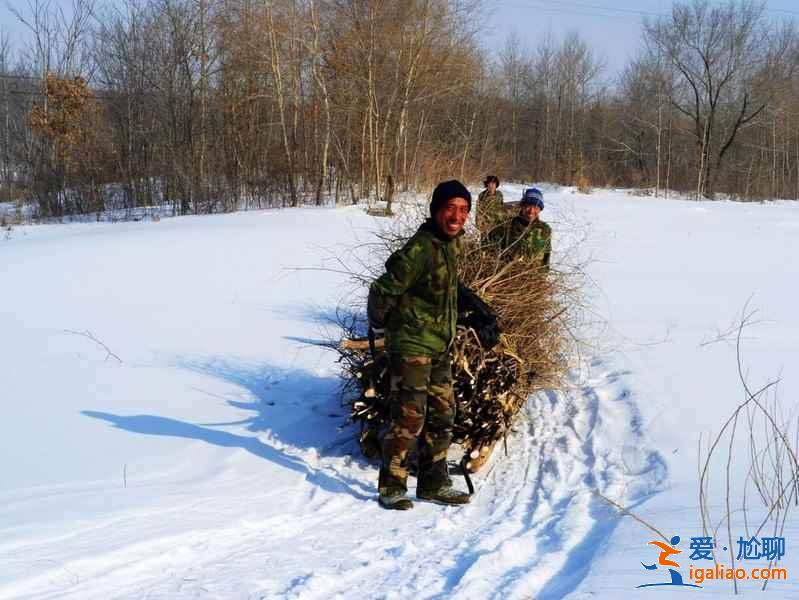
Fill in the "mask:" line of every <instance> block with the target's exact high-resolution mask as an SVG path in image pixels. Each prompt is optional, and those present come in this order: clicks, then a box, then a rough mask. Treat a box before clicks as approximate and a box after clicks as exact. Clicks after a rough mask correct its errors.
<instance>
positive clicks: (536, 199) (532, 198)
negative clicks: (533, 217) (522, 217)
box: [520, 188, 544, 210]
mask: <svg viewBox="0 0 799 600" xmlns="http://www.w3.org/2000/svg"><path fill="white" fill-rule="evenodd" d="M520 204H521V205H522V206H531V205H532V206H537V207H538V208H540V209H541V210H544V194H542V193H541V190H539V189H538V188H527V189H526V190H524V194H522V201H521V202H520Z"/></svg>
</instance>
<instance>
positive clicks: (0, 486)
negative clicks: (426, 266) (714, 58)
mask: <svg viewBox="0 0 799 600" xmlns="http://www.w3.org/2000/svg"><path fill="white" fill-rule="evenodd" d="M502 189H503V191H505V196H506V199H507V200H513V199H515V198H517V197H518V196H520V195H521V189H522V186H503V188H502ZM544 192H545V201H546V209H545V211H544V213H543V215H542V217H543V218H544V219H545V220H547V221H548V222H549V223H550V224H551V225H552V226H553V230H554V234H555V248H556V251H555V256H554V258H553V261H554V262H555V263H557V261H558V259H559V258H562V257H563V252H564V249H565V248H567V247H573V246H575V245H576V247H577V248H578V249H579V252H580V253H581V254H582V255H583V256H585V257H590V263H589V267H588V269H589V273H590V275H591V277H592V280H593V281H594V282H595V286H594V287H591V288H590V289H589V293H590V295H591V299H592V303H593V308H594V311H595V313H596V316H597V319H596V321H597V322H596V323H594V325H592V328H591V330H589V331H587V332H586V335H587V336H588V337H596V338H597V339H600V340H601V343H600V344H598V346H597V347H596V348H593V349H592V351H591V353H590V355H588V356H586V357H585V360H584V361H583V362H582V363H581V364H580V365H579V368H575V371H574V372H573V374H572V376H571V380H570V385H569V386H568V387H567V388H566V389H564V390H561V391H551V392H547V393H542V394H539V395H536V396H533V397H531V398H530V400H529V402H528V404H527V406H526V407H525V411H524V415H523V418H522V419H520V420H519V422H518V424H517V426H516V432H515V433H514V435H513V436H511V437H510V438H509V440H508V453H509V456H508V457H507V458H504V457H502V456H501V454H502V452H501V451H500V452H498V453H497V456H495V459H494V460H493V461H492V462H491V463H490V464H489V465H488V466H487V467H486V469H485V470H484V471H483V472H481V473H480V474H478V475H477V476H476V478H475V483H476V485H477V487H478V494H477V495H476V496H475V497H474V499H473V502H472V503H471V504H470V505H468V506H464V507H449V508H447V507H441V506H437V505H433V504H429V503H422V502H417V503H416V505H415V507H414V509H413V510H412V511H408V512H406V513H395V512H389V511H384V510H381V509H380V508H379V507H378V505H377V503H376V502H375V494H376V489H375V487H376V478H377V471H376V466H375V465H374V464H370V463H369V462H368V461H366V460H364V459H363V458H362V457H360V456H359V455H358V454H357V452H356V449H355V444H354V442H353V437H352V436H353V431H352V430H351V429H348V428H341V425H342V424H343V422H344V419H345V415H346V409H345V408H343V407H341V406H340V405H339V401H338V399H337V396H336V391H337V385H338V370H337V364H336V363H335V358H336V357H335V353H333V352H331V351H330V350H327V349H325V348H323V347H320V346H318V345H314V344H313V343H308V342H313V341H314V340H319V339H320V338H321V337H323V333H324V326H323V323H324V322H325V320H327V319H329V318H330V317H331V316H332V315H333V314H334V312H335V308H336V306H338V305H339V304H340V303H341V302H342V298H349V297H350V296H349V293H350V291H351V290H350V289H349V287H348V283H347V281H346V277H345V276H344V275H342V274H341V273H338V272H336V265H335V263H333V262H331V257H332V256H334V255H336V254H341V253H342V252H343V251H344V250H345V249H346V248H349V247H351V246H352V245H353V243H355V242H362V243H368V242H369V241H371V240H372V239H373V238H372V235H373V232H374V231H375V230H376V229H377V228H379V227H382V226H385V223H386V221H385V220H384V219H375V218H372V217H368V216H367V215H366V214H365V213H364V211H363V209H362V208H361V207H349V208H342V209H327V208H325V209H296V210H285V211H256V212H243V213H236V214H230V215H216V216H207V217H179V218H174V219H162V220H161V221H160V222H149V221H141V222H134V223H121V224H110V223H75V224H70V225H42V226H17V227H14V228H13V230H12V231H11V232H9V235H8V236H6V237H5V238H3V239H0V260H2V264H3V271H2V277H3V287H2V291H0V317H1V318H2V320H0V323H1V325H0V327H1V329H0V336H1V337H0V340H2V342H0V381H2V384H0V385H1V387H0V389H1V390H2V392H1V393H2V397H3V400H4V402H3V407H4V419H3V420H2V422H0V439H2V440H3V452H2V454H0V473H2V479H0V598H80V599H85V598H112V597H113V598H194V597H211V598H348V597H353V596H355V595H357V596H358V597H366V598H407V597H419V598H445V597H447V598H448V597H456V598H531V597H535V598H537V599H554V598H564V597H568V598H576V599H586V598H592V599H593V598H608V599H614V598H619V597H622V595H623V594H629V593H630V592H631V590H634V589H635V588H636V586H638V585H640V584H643V583H649V582H653V581H664V577H663V575H662V571H659V572H649V571H645V570H644V569H643V568H642V567H641V562H654V561H655V559H656V555H654V554H653V552H652V549H651V548H647V542H648V541H650V540H652V539H655V536H654V534H653V533H652V532H651V531H649V530H648V529H646V528H645V527H644V526H643V525H641V524H640V523H639V522H638V521H635V520H633V519H631V518H629V517H621V516H620V515H619V513H618V511H616V510H615V509H614V508H612V507H611V506H610V505H609V504H608V503H607V502H606V501H605V500H603V499H602V498H601V497H600V496H599V495H598V494H596V493H595V492H600V493H601V494H602V495H604V496H606V497H607V498H610V499H612V500H614V501H617V502H619V503H621V504H623V505H624V506H626V507H627V508H628V509H630V510H631V511H632V512H634V513H635V514H636V515H639V516H640V517H642V518H644V519H645V520H647V521H648V522H650V523H652V524H653V525H655V526H656V527H657V528H658V529H660V530H662V531H664V532H666V533H667V534H668V535H673V534H679V535H680V536H682V538H683V539H684V540H686V542H687V539H688V538H689V537H690V536H697V535H701V533H700V532H701V528H700V523H699V516H698V510H697V497H698V483H697V468H698V467H697V444H698V441H699V438H700V435H701V436H703V438H702V439H703V440H705V441H706V440H707V437H708V436H709V435H710V434H711V433H715V432H717V431H718V429H719V427H720V426H721V424H722V423H723V422H724V420H725V419H726V418H727V416H728V415H729V414H730V413H731V411H732V410H733V409H734V408H735V406H737V404H738V403H739V402H740V401H741V400H742V392H741V388H740V384H739V383H738V382H737V379H736V377H737V374H736V363H735V346H734V343H733V342H732V341H730V340H729V339H725V340H723V341H719V342H716V343H708V342H711V341H712V340H714V339H715V338H717V337H718V336H719V334H720V333H723V332H726V331H727V330H729V329H730V326H731V325H733V324H734V323H735V321H736V319H737V318H738V317H739V315H740V313H741V311H742V309H743V307H744V305H745V304H746V302H747V300H749V302H750V307H753V308H756V309H757V310H758V311H759V312H758V314H757V318H758V319H760V322H759V323H757V324H756V325H753V326H752V327H751V328H749V329H747V332H746V335H745V340H744V361H745V364H746V368H747V374H748V377H749V379H750V380H751V381H752V382H753V386H754V387H759V385H762V384H763V383H764V382H766V381H768V380H769V379H770V378H773V377H776V376H780V377H781V378H782V379H781V383H780V385H779V388H778V389H779V397H780V399H781V400H782V402H783V406H784V410H785V413H786V415H792V416H793V419H794V421H795V419H796V415H797V412H796V409H797V403H796V398H797V390H799V382H797V372H796V369H795V365H796V363H797V361H798V360H799V344H798V343H797V341H799V321H798V320H797V318H796V316H795V300H794V299H795V297H796V291H797V285H796V281H797V280H799V267H797V265H796V263H795V262H794V261H792V258H793V257H794V256H796V255H797V253H798V252H799V236H797V228H799V206H797V205H796V204H794V203H790V202H775V203H769V204H739V203H732V202H713V203H710V202H701V203H696V202H691V201H686V200H679V199H669V200H665V199H655V198H641V197H635V196H632V195H630V194H628V193H626V192H625V191H608V190H604V191H602V190H600V191H595V192H594V193H592V194H590V195H582V194H579V193H575V192H574V190H572V189H570V188H558V187H554V186H547V187H544ZM583 238H584V239H583ZM364 248H367V249H368V247H366V246H364ZM364 252H365V251H364ZM365 258H366V259H367V260H368V259H369V256H368V253H367V255H366V256H365ZM315 267H329V270H319V269H316V268H315ZM750 298H751V299H750ZM88 335H91V336H92V337H93V338H95V339H94V340H93V339H90V337H88ZM95 340H96V341H95ZM102 344H105V345H106V346H107V349H106V348H104V347H103V345H102ZM109 352H111V353H113V355H115V356H116V357H118V358H119V360H117V358H115V357H114V356H112V355H110V354H109ZM733 468H734V471H735V472H736V473H741V472H745V471H746V469H747V468H748V463H747V462H746V461H745V460H743V459H742V460H739V461H736V462H735V464H734V467H733ZM715 481H716V480H714V482H715ZM458 483H459V484H460V482H458ZM411 485H413V481H411ZM714 485H715V483H714ZM714 490H715V488H714ZM716 500H717V498H715V497H714V502H715V501H716ZM794 515H795V513H794ZM794 515H792V516H790V517H789V519H788V522H787V525H786V530H785V534H784V536H785V538H786V556H785V557H784V558H783V560H782V561H781V563H782V564H781V566H785V567H787V568H788V571H789V579H788V581H787V582H782V583H777V582H773V583H772V584H770V594H771V596H772V597H775V598H791V597H796V595H797V591H799V588H797V584H796V579H795V577H796V576H795V575H794V576H793V578H791V577H790V575H791V574H792V573H796V571H797V567H799V553H797V552H796V550H795V549H794V548H795V547H794V544H795V543H796V542H797V541H799V527H797V523H796V518H795V516H794ZM738 525H739V523H738V522H736V527H738ZM739 533H741V534H743V527H742V526H741V527H740V528H739V529H735V531H734V537H736V538H737V537H738V534H739ZM686 542H684V543H683V544H682V548H683V550H685V549H686V548H687V543H686ZM683 556H685V555H683ZM747 566H754V565H747ZM758 566H761V565H760V563H758ZM762 566H765V564H762ZM683 573H684V574H685V570H683ZM666 579H667V577H666ZM742 585H743V586H744V589H745V590H747V591H749V592H750V593H753V592H754V591H755V588H754V586H753V585H752V583H751V582H743V583H742ZM635 593H636V594H637V593H638V592H635ZM643 593H644V594H647V593H649V594H655V593H657V594H658V595H659V596H661V597H678V596H679V597H699V595H707V594H710V595H712V596H716V597H717V596H728V595H730V594H731V587H730V585H729V582H707V583H706V585H705V587H704V588H703V589H701V590H692V589H688V588H685V589H676V590H668V589H665V588H661V589H658V590H656V591H655V590H645V591H644V592H643Z"/></svg>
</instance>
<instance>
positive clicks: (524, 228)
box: [488, 215, 552, 271]
mask: <svg viewBox="0 0 799 600" xmlns="http://www.w3.org/2000/svg"><path fill="white" fill-rule="evenodd" d="M488 242H489V244H492V245H493V244H495V245H498V246H499V247H500V248H501V249H502V250H506V251H507V252H508V257H509V258H510V259H511V260H512V259H516V258H524V259H528V260H534V261H536V262H539V264H540V265H541V268H542V270H544V271H548V270H549V257H550V254H551V253H552V228H551V227H550V226H549V225H547V224H546V223H545V222H544V221H542V220H541V219H536V220H535V221H533V222H532V223H531V222H530V221H528V220H527V219H525V218H524V217H522V216H521V215H517V216H515V217H513V218H512V219H509V220H508V221H506V222H505V223H502V224H501V225H498V226H497V227H495V228H494V229H493V230H492V231H491V232H490V233H489V234H488Z"/></svg>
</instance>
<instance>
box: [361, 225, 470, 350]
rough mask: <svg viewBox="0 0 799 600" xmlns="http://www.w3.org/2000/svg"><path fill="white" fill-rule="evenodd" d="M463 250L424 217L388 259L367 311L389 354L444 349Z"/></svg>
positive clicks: (454, 319)
mask: <svg viewBox="0 0 799 600" xmlns="http://www.w3.org/2000/svg"><path fill="white" fill-rule="evenodd" d="M461 235H462V234H461ZM459 237H460V236H459ZM461 252H462V250H461V242H460V240H459V239H458V238H455V239H448V238H446V237H445V236H442V235H441V234H440V233H439V232H438V229H437V228H436V225H435V223H434V222H433V220H432V219H428V220H427V221H425V222H424V223H423V224H422V225H421V226H420V227H419V230H418V231H417V232H416V233H415V234H414V235H413V237H411V239H409V240H408V241H407V242H406V243H405V245H404V246H403V247H402V248H400V249H399V250H397V251H396V252H395V253H394V254H392V255H391V257H389V259H388V261H386V272H385V273H384V274H383V275H382V276H380V277H379V278H378V279H376V280H375V281H374V282H373V283H372V285H371V287H370V288H369V303H368V313H369V321H370V323H372V324H374V325H376V326H378V327H379V326H381V325H382V326H383V327H385V330H386V334H385V335H386V345H387V347H388V350H389V352H391V353H394V354H399V355H400V356H436V355H439V354H442V353H444V352H446V351H447V349H448V348H449V346H450V343H451V342H452V340H453V339H454V337H455V326H456V323H457V320H458V263H459V261H460V258H461Z"/></svg>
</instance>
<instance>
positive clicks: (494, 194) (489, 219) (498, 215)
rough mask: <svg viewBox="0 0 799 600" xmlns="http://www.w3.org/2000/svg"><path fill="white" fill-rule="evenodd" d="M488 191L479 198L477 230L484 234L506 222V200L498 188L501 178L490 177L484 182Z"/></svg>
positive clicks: (481, 193) (484, 191) (485, 190)
mask: <svg viewBox="0 0 799 600" xmlns="http://www.w3.org/2000/svg"><path fill="white" fill-rule="evenodd" d="M483 185H485V187H486V189H484V190H483V191H482V192H480V195H479V196H478V197H477V228H478V229H479V230H480V231H482V232H483V233H488V232H489V231H491V230H492V229H493V228H494V227H496V226H497V225H499V224H500V223H502V222H504V221H505V218H506V216H507V215H506V214H505V199H504V198H503V196H502V192H500V191H499V190H498V189H497V188H498V187H499V178H497V176H496V175H489V176H488V177H486V180H485V181H484V182H483Z"/></svg>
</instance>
